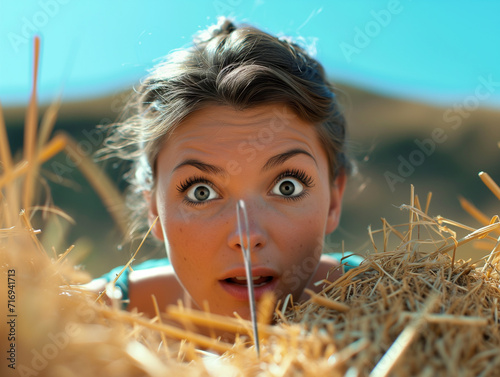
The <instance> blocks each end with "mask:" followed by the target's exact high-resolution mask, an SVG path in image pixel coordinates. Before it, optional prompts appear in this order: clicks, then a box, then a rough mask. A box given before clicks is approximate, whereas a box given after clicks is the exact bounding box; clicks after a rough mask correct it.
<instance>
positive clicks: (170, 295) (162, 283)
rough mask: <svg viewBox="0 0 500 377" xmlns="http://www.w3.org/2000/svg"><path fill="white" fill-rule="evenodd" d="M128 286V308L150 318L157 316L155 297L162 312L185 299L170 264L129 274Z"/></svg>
mask: <svg viewBox="0 0 500 377" xmlns="http://www.w3.org/2000/svg"><path fill="white" fill-rule="evenodd" d="M128 285H129V286H128V295H129V305H128V308H129V309H134V308H137V309H138V311H139V312H142V313H144V314H146V315H148V316H150V317H153V316H155V315H156V310H155V306H154V303H153V296H154V298H155V300H156V302H157V303H158V308H159V310H160V311H161V312H163V311H164V310H165V309H166V307H167V306H168V305H174V304H176V303H177V302H178V300H184V299H185V297H184V296H185V294H184V289H183V288H182V286H181V284H180V283H179V281H178V280H177V277H176V276H175V273H174V269H173V268H172V266H171V265H170V264H166V265H160V266H153V267H149V268H147V269H140V270H135V271H133V272H131V273H130V274H129V277H128Z"/></svg>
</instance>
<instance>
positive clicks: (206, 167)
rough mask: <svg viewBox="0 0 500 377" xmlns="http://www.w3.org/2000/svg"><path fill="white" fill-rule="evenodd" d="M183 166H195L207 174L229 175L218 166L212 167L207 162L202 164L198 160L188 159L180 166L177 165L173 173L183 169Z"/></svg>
mask: <svg viewBox="0 0 500 377" xmlns="http://www.w3.org/2000/svg"><path fill="white" fill-rule="evenodd" d="M183 166H193V167H195V168H197V169H199V170H201V171H203V172H205V173H210V174H215V175H227V172H226V171H225V170H224V169H223V168H221V167H218V166H215V165H212V164H207V163H205V162H201V161H200V160H196V159H193V158H191V159H188V160H184V161H182V162H181V163H180V164H179V165H177V166H176V167H175V168H174V169H173V170H172V172H174V171H176V170H177V169H179V168H181V167H183Z"/></svg>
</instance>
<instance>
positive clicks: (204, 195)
mask: <svg viewBox="0 0 500 377" xmlns="http://www.w3.org/2000/svg"><path fill="white" fill-rule="evenodd" d="M186 195H187V197H188V198H189V200H190V201H192V202H206V201H207V200H211V199H217V198H218V197H219V195H217V193H216V192H215V190H214V189H213V188H211V187H210V186H208V185H206V184H203V183H199V184H197V185H194V186H193V187H191V188H190V189H189V190H188V192H187V194H186Z"/></svg>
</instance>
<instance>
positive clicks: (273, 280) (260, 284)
mask: <svg viewBox="0 0 500 377" xmlns="http://www.w3.org/2000/svg"><path fill="white" fill-rule="evenodd" d="M238 272H240V273H237V274H235V275H234V276H230V277H227V278H225V279H221V280H219V284H220V285H221V286H222V288H223V289H224V290H225V291H226V292H227V293H229V294H230V295H231V296H232V297H233V298H234V299H236V300H238V301H248V281H247V278H246V276H243V275H242V274H241V272H244V271H238ZM252 272H253V276H252V283H253V290H254V295H255V299H256V300H259V299H260V297H261V296H262V295H263V294H264V293H265V292H267V291H273V290H274V289H275V287H276V285H277V284H278V280H279V279H278V278H277V277H276V276H275V275H270V274H269V271H263V273H262V272H261V273H259V272H256V271H252ZM266 272H267V273H266ZM226 276H227V275H226Z"/></svg>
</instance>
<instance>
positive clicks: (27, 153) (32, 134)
mask: <svg viewBox="0 0 500 377" xmlns="http://www.w3.org/2000/svg"><path fill="white" fill-rule="evenodd" d="M39 58H40V38H39V37H35V39H34V63H33V87H32V91H31V96H30V102H29V105H28V111H27V114H26V121H25V126H24V132H25V134H24V159H25V161H27V163H28V170H29V172H28V174H27V175H26V180H25V184H24V190H23V207H24V209H25V210H26V211H29V207H30V206H31V203H32V200H33V191H34V181H35V178H36V172H37V169H38V160H37V159H35V156H36V134H37V124H38V105H37V99H36V93H37V81H38V63H39ZM28 213H29V212H28Z"/></svg>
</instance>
